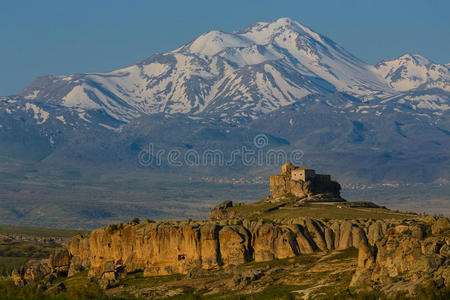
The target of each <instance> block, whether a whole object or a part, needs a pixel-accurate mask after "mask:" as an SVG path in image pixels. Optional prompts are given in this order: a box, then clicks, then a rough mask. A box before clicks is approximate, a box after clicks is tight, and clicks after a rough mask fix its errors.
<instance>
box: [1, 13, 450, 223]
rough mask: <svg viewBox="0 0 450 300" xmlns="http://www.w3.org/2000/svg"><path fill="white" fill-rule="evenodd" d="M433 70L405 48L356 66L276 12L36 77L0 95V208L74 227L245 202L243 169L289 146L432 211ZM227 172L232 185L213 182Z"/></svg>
mask: <svg viewBox="0 0 450 300" xmlns="http://www.w3.org/2000/svg"><path fill="white" fill-rule="evenodd" d="M448 70H449V69H448V64H447V65H439V64H436V63H434V62H432V61H431V60H429V59H427V58H425V57H423V56H420V55H419V54H405V55H402V56H401V57H399V58H395V59H389V60H385V61H383V62H380V63H378V64H376V65H369V64H367V63H365V62H363V61H362V60H360V59H358V58H357V57H355V56H354V55H352V54H351V53H349V52H348V51H347V50H345V49H344V48H343V47H341V46H339V45H338V43H336V42H334V41H332V40H331V39H329V38H328V37H326V36H324V35H321V34H319V33H316V32H314V31H313V30H312V29H310V28H308V27H307V26H305V25H303V24H301V23H299V22H297V21H295V20H292V19H289V18H280V19H278V20H275V21H273V22H259V23H256V24H253V25H250V26H248V27H246V28H243V29H240V30H237V31H235V32H231V33H226V32H221V31H214V30H213V31H210V32H207V33H205V34H202V35H200V36H199V37H197V38H195V39H194V40H193V41H190V42H187V43H186V44H184V45H182V46H181V47H179V48H178V49H175V50H173V51H168V52H165V53H159V54H155V55H153V56H151V57H148V58H145V59H143V60H142V61H140V62H138V63H136V64H133V65H131V66H129V67H126V68H123V69H119V70H115V71H112V72H105V73H101V72H95V73H82V74H73V75H67V76H44V77H40V78H38V79H36V80H35V81H34V82H32V83H31V84H30V85H29V86H27V87H25V88H24V89H23V90H22V91H21V92H20V93H18V94H17V95H12V96H4V97H0V158H1V159H0V179H1V184H0V185H1V189H0V196H1V197H2V210H1V211H0V215H1V217H2V220H4V221H3V222H4V224H14V225H20V224H25V225H30V226H37V225H40V226H47V227H48V226H49V227H60V226H66V227H67V228H71V227H74V226H76V227H77V228H78V226H83V228H89V229H92V228H95V227H98V226H102V225H106V224H110V223H114V222H120V221H124V220H128V219H130V218H132V217H133V216H136V215H137V216H139V217H141V216H148V215H150V216H151V217H152V218H154V219H158V220H162V219H167V218H171V219H182V218H189V217H194V218H200V217H205V216H206V215H207V214H208V210H209V209H210V208H211V207H212V206H214V204H215V203H217V202H222V201H225V200H234V199H235V197H234V195H235V194H239V195H241V196H240V197H241V201H254V200H257V199H261V197H263V196H264V194H265V193H266V189H265V187H264V184H266V182H261V181H260V180H259V179H258V178H266V176H267V175H269V174H271V173H272V172H273V171H274V170H275V169H276V168H278V167H279V166H280V165H281V164H283V163H284V162H285V161H288V160H292V157H293V156H297V157H296V158H297V159H298V160H300V161H298V163H299V164H300V163H301V164H307V165H310V166H312V167H314V168H316V169H318V170H321V169H326V170H329V171H330V172H332V173H333V174H335V176H336V178H337V179H338V180H339V182H341V183H342V184H344V185H345V186H352V185H357V186H359V187H361V188H358V189H357V190H356V192H361V193H364V194H365V195H367V194H368V193H367V189H366V188H365V187H367V186H377V187H379V188H380V187H386V188H384V189H382V190H381V194H383V195H386V194H387V196H386V197H383V199H379V201H381V202H382V204H383V205H385V204H387V205H388V206H389V207H393V208H406V207H412V209H414V210H415V211H417V212H422V211H425V210H427V211H430V210H432V211H433V212H443V213H447V212H448V211H449V209H450V208H449V204H448V203H449V201H448V200H449V198H448V193H447V191H448V189H449V186H450V184H449V181H448V178H449V174H450V168H449V166H450V163H449V157H450V155H449V154H450V153H449V149H450V139H449V138H448V137H449V135H450V122H449V118H448V116H449V113H448V112H449V110H448V109H449V104H448V100H449V93H450V91H449V71H448ZM257 137H259V138H262V139H263V140H262V141H263V142H264V143H263V144H261V145H260V144H255V139H256V138H257ZM247 150H248V151H250V152H251V151H253V152H252V153H255V155H254V156H256V154H258V155H259V154H260V153H262V155H263V158H266V159H262V160H261V159H259V158H258V159H257V157H251V158H252V160H249V161H245V159H244V152H245V151H247ZM152 151H153V153H150V152H152ZM158 153H159V154H158ZM211 153H213V154H214V155H216V154H217V153H218V155H219V156H220V157H219V158H217V157H213V158H211ZM270 153H271V154H272V155H275V154H276V153H281V154H282V156H269V154H270ZM208 154H209V156H208ZM173 155H175V157H176V158H175V159H174V156H173ZM189 155H194V157H192V156H189ZM283 155H284V156H283ZM150 157H151V158H153V160H152V159H149V158H150ZM186 157H188V158H193V159H194V160H189V159H186ZM146 158H147V160H146ZM157 158H158V159H157ZM212 159H213V160H214V161H212ZM236 178H239V180H241V179H242V181H243V182H245V183H247V184H241V185H239V186H237V185H236V184H230V185H225V184H222V183H220V184H217V183H218V182H232V181H233V180H234V182H236V181H237V180H236ZM254 182H256V184H253V183H254ZM196 185H201V186H202V192H201V193H200V194H198V195H197V194H195V193H193V192H192V191H193V188H195V186H196ZM396 185H397V186H403V187H404V188H398V189H391V188H390V186H396ZM436 186H438V187H440V188H434V187H436ZM430 187H433V188H430ZM230 189H231V190H233V195H230V196H228V194H227V193H228V190H230ZM413 190H414V191H415V192H412V191H413ZM347 191H348V192H349V195H352V196H353V197H352V199H351V200H355V201H358V200H361V199H358V195H357V194H356V195H355V190H352V189H351V188H348V189H347ZM430 191H431V192H430ZM411 194H412V195H411ZM377 195H378V193H373V194H372V195H370V196H369V197H368V198H369V199H367V198H366V199H363V200H368V201H370V200H372V199H373V197H378V196H377ZM411 197H412V198H411ZM124 199H126V200H124ZM385 199H386V200H385ZM409 199H414V200H413V202H414V203H410V202H412V201H410V200H409ZM74 203H78V204H79V205H78V206H77V207H74ZM161 203H163V204H164V205H161ZM194 204H195V205H194ZM193 207H195V208H193ZM80 224H81V225H80Z"/></svg>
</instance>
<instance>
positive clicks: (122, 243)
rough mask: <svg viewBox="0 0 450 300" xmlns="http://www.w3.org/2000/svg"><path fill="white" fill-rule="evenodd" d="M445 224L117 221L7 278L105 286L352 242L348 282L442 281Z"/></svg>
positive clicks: (449, 245)
mask: <svg viewBox="0 0 450 300" xmlns="http://www.w3.org/2000/svg"><path fill="white" fill-rule="evenodd" d="M436 224H438V225H436ZM446 224H447V223H446V222H445V221H440V220H434V221H433V222H431V223H430V222H429V223H426V222H423V221H419V220H409V221H408V220H389V221H381V220H378V221H376V220H352V221H350V220H328V221H324V220H316V219H303V218H299V219H290V220H285V222H279V221H277V222H275V221H274V222H269V221H263V220H261V219H259V220H257V221H250V220H220V221H199V222H144V223H141V224H135V223H130V224H125V223H124V224H118V225H111V226H107V227H104V228H99V229H96V230H94V231H92V232H91V233H90V234H89V235H76V236H74V237H73V238H72V241H71V242H70V243H69V244H68V245H67V250H60V251H55V252H54V253H52V255H51V257H50V258H49V259H48V260H46V261H41V262H35V263H34V264H33V265H31V266H30V267H29V268H28V269H20V270H16V271H15V272H14V274H13V277H14V280H15V281H16V282H17V283H18V284H25V283H27V282H30V281H33V280H37V281H39V280H41V279H44V278H45V280H52V278H56V277H58V276H65V275H66V274H68V275H69V276H71V275H73V274H75V273H77V272H79V271H81V270H84V269H87V270H89V271H88V273H89V276H91V277H94V278H97V279H99V280H100V282H101V283H102V285H103V286H106V287H107V286H108V285H109V284H110V283H111V282H113V281H114V280H116V279H118V278H120V277H122V276H126V275H127V274H128V273H133V272H136V271H143V274H144V276H155V275H167V274H174V273H184V274H191V273H192V272H197V273H198V272H199V270H202V269H203V270H210V269H217V268H219V267H225V268H229V267H231V266H237V265H241V264H244V263H246V262H250V261H255V262H263V261H271V260H274V259H284V258H290V257H295V256H298V255H305V254H311V253H324V254H325V253H326V252H328V251H329V250H334V249H338V250H343V249H348V248H351V247H355V248H359V258H358V268H357V270H356V272H355V275H354V277H353V279H352V283H351V285H352V286H361V285H371V284H383V285H386V284H392V282H394V281H395V280H394V279H395V278H397V277H399V276H406V275H405V274H410V275H411V276H410V277H408V278H414V276H416V277H421V276H423V274H426V273H427V272H430V274H436V275H432V277H433V276H434V277H433V278H435V277H436V278H437V277H439V276H440V278H443V279H442V280H443V281H444V283H445V284H448V282H449V275H448V268H446V267H444V266H446V265H448V261H447V260H448V255H449V252H450V240H449V238H448V237H446V236H445V235H442V233H445V232H448V231H447V229H448V228H447V227H448V225H446ZM433 226H434V227H433ZM432 228H434V229H433V230H432ZM432 231H433V232H434V233H435V234H434V235H432V233H431V232H432ZM438 232H439V235H438ZM408 276H409V275H408ZM247 277H248V278H250V279H248V278H247ZM256 277H258V276H256ZM256 277H255V278H256ZM255 278H253V277H252V276H242V278H236V282H237V283H236V284H238V285H242V284H244V285H245V282H247V281H249V280H255Z"/></svg>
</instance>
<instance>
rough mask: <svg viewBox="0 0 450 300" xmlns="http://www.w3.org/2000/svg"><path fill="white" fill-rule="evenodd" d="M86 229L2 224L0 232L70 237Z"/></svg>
mask: <svg viewBox="0 0 450 300" xmlns="http://www.w3.org/2000/svg"><path fill="white" fill-rule="evenodd" d="M82 232H85V231H81V230H70V229H56V228H38V227H26V226H1V225H0V234H12V235H23V236H33V237H43V238H45V237H57V238H70V237H72V236H74V235H76V234H78V233H82Z"/></svg>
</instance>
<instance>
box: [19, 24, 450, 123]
mask: <svg viewBox="0 0 450 300" xmlns="http://www.w3.org/2000/svg"><path fill="white" fill-rule="evenodd" d="M449 82H450V75H449V71H448V67H447V66H442V65H437V64H433V63H431V62H430V61H428V60H427V59H426V58H424V57H421V56H418V55H405V56H402V57H400V58H398V59H396V60H392V61H385V62H382V63H379V64H377V65H376V66H370V65H368V64H366V63H364V62H362V61H361V60H359V59H357V58H356V57H354V56H353V55H351V54H350V53H348V52H347V51H346V50H345V49H343V48H342V47H340V46H339V45H337V44H336V43H335V42H333V41H332V40H330V39H329V38H327V37H325V36H322V35H320V34H317V33H315V32H313V31H312V30H311V29H309V28H307V27H306V26H303V25H302V24H300V23H298V22H296V21H294V20H291V19H289V18H281V19H278V20H276V21H274V22H272V23H263V22H260V23H257V24H254V25H252V26H249V27H247V28H244V29H242V30H240V31H236V32H233V33H225V32H221V31H210V32H208V33H206V34H203V35H201V36H200V37H198V38H197V39H195V40H194V41H192V42H190V43H188V44H186V45H184V46H182V47H180V48H178V49H176V50H174V51H172V52H168V53H163V54H156V55H153V56H152V57H150V58H148V59H146V60H144V61H142V62H140V63H138V64H135V65H132V66H130V67H127V68H124V69H120V70H117V71H113V72H109V73H88V74H77V75H72V76H49V77H41V78H38V79H37V80H36V81H34V82H33V83H31V84H30V85H29V86H28V87H26V88H25V89H24V90H23V91H21V92H20V93H19V96H22V97H23V98H24V99H26V100H28V101H35V100H39V101H41V102H46V103H51V104H57V105H61V106H64V107H69V108H81V109H83V110H103V111H104V112H105V113H106V114H108V115H109V116H111V117H112V118H115V119H116V120H118V121H122V122H129V121H130V120H132V119H134V118H137V117H139V116H140V115H141V114H153V113H167V114H173V113H185V114H200V115H204V114H208V115H211V114H212V115H213V116H215V117H220V118H221V119H225V120H229V121H239V120H243V119H254V118H258V117H259V116H261V115H263V114H264V113H267V112H270V111H274V110H277V109H279V108H280V107H283V106H285V105H289V104H292V103H294V102H296V101H299V100H300V99H301V98H302V97H304V96H306V95H309V94H316V93H318V94H327V93H330V92H335V91H340V92H345V93H348V94H350V95H352V96H356V97H359V98H360V99H361V100H364V101H367V100H376V101H378V100H380V99H388V98H391V99H396V97H398V96H401V95H402V93H404V92H410V91H413V90H414V91H415V90H424V89H431V88H433V89H438V90H439V91H438V93H439V92H440V91H441V90H442V91H446V92H448V91H449V89H450V87H449V86H450V85H449ZM435 94H436V93H433V96H434V95H435ZM441 98H442V97H441ZM424 101H426V100H424ZM439 101H441V100H439ZM444 102H447V103H448V96H447V94H444ZM430 109H433V110H435V109H436V107H430ZM437 109H438V110H442V109H447V108H446V107H445V105H444V106H442V105H441V106H440V107H438V108H437Z"/></svg>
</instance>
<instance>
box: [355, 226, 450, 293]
mask: <svg viewBox="0 0 450 300" xmlns="http://www.w3.org/2000/svg"><path fill="white" fill-rule="evenodd" d="M382 225H383V224H378V223H376V225H375V224H374V225H372V230H369V233H370V234H371V237H372V240H371V242H372V245H371V246H370V245H368V244H367V243H361V244H360V246H359V254H358V267H357V269H356V272H355V274H354V276H353V278H352V281H351V283H350V286H353V287H357V286H372V287H376V286H381V287H382V290H383V291H384V292H385V293H386V294H394V293H396V292H399V291H401V292H406V293H407V294H409V295H411V296H413V295H415V293H416V292H417V288H418V287H419V286H420V285H421V284H424V283H426V282H428V283H430V282H431V284H433V285H434V286H436V287H438V288H441V287H443V286H447V287H448V286H449V285H450V260H449V257H450V256H449V255H450V223H449V220H448V219H447V218H440V219H437V220H436V221H433V222H432V223H431V224H430V223H428V224H427V223H418V222H402V223H401V224H398V225H395V226H393V227H391V228H389V229H388V230H387V231H386V230H385V232H386V233H385V234H383V233H381V234H380V231H383V229H381V227H382ZM379 230H380V231H379Z"/></svg>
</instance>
